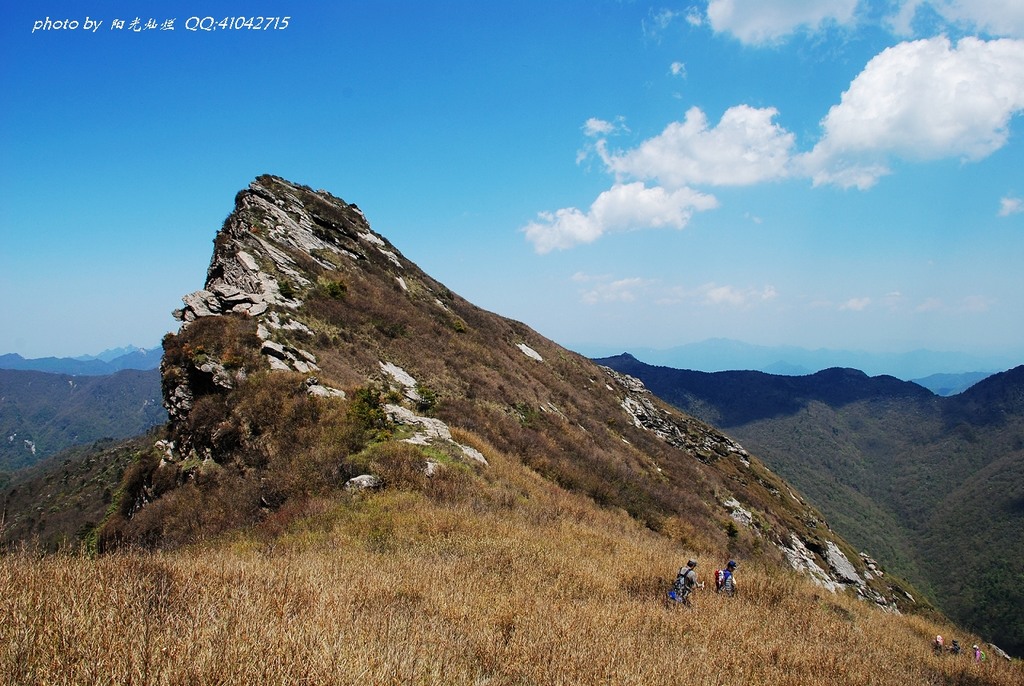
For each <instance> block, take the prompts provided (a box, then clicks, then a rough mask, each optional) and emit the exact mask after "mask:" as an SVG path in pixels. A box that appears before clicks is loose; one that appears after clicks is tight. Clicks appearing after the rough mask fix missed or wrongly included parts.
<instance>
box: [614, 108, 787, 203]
mask: <svg viewBox="0 0 1024 686" xmlns="http://www.w3.org/2000/svg"><path fill="white" fill-rule="evenodd" d="M777 114H778V111H777V110H775V109H774V108H770V107H769V108H761V109H759V108H754V107H750V106H749V105H737V106H736V107H730V108H729V109H728V110H726V112H725V114H723V115H722V118H721V120H720V121H719V122H718V124H717V125H716V126H715V127H713V128H712V127H709V126H708V119H707V115H705V114H704V112H702V111H701V110H700V109H699V108H697V107H692V108H690V109H689V110H688V111H687V112H686V116H685V118H684V119H683V121H676V122H672V123H670V124H669V125H668V126H666V127H665V130H664V131H662V132H661V133H660V134H658V135H657V136H654V137H653V138H649V139H648V140H646V141H644V142H643V143H641V144H640V145H639V146H638V147H636V148H634V149H632V150H628V151H626V152H619V153H610V152H608V151H607V149H606V147H605V146H604V145H599V146H598V151H599V153H601V154H602V155H603V158H604V161H605V164H606V165H607V166H608V169H609V170H610V171H613V172H615V173H616V174H617V175H619V176H620V177H628V178H634V179H644V180H656V181H657V182H659V183H661V184H663V185H665V186H668V187H671V188H680V187H682V186H686V185H689V184H697V185H700V184H711V185H720V186H737V185H748V184H754V183H759V182H762V181H768V180H773V179H779V178H783V177H785V176H786V175H787V173H788V170H787V165H788V162H789V159H790V157H791V155H792V150H793V146H794V142H795V140H794V136H793V134H792V133H790V132H789V131H786V130H785V129H784V128H782V127H781V126H779V125H778V124H776V123H774V121H773V119H774V118H775V116H776V115H777Z"/></svg>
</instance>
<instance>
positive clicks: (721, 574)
mask: <svg viewBox="0 0 1024 686" xmlns="http://www.w3.org/2000/svg"><path fill="white" fill-rule="evenodd" d="M735 572H736V562H735V560H729V564H727V565H725V569H719V570H716V571H715V593H724V594H726V595H728V596H733V595H736V574H735Z"/></svg>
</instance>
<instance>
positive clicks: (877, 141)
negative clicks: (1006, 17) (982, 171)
mask: <svg viewBox="0 0 1024 686" xmlns="http://www.w3.org/2000/svg"><path fill="white" fill-rule="evenodd" d="M1021 110H1024V41H1016V40H1008V39H1001V40H994V41H983V40H980V39H977V38H964V39H962V40H960V42H959V43H958V44H957V45H956V47H955V48H954V47H952V46H951V44H950V42H949V40H948V39H947V38H945V37H938V38H932V39H929V40H920V41H913V42H905V43H900V44H899V45H896V46H894V47H891V48H888V49H886V50H884V51H883V52H882V53H880V54H879V55H877V56H876V57H874V58H873V59H872V60H871V61H870V62H868V64H867V66H865V68H864V70H863V71H862V72H861V73H860V74H859V75H858V76H857V78H856V79H854V81H853V82H852V83H851V84H850V88H849V89H848V90H847V91H846V92H845V93H843V95H842V98H841V101H840V103H839V104H838V105H835V106H833V107H832V108H831V109H830V110H829V112H828V115H827V116H826V117H825V118H824V120H823V121H822V128H823V130H824V135H823V138H822V140H821V141H819V143H818V144H817V145H816V146H815V148H814V150H813V151H811V152H810V153H808V154H807V155H805V156H803V158H802V160H801V162H802V165H803V168H804V169H805V171H806V172H807V173H808V174H809V175H810V176H812V178H813V179H814V181H815V183H816V184H818V183H835V184H838V185H841V186H845V187H850V186H857V187H859V188H867V187H869V186H871V185H872V184H873V183H874V182H875V181H876V180H877V179H878V177H879V176H881V175H883V174H885V173H888V164H887V162H888V158H889V157H890V156H891V155H895V156H898V157H901V158H904V159H909V160H929V159H939V158H943V157H962V158H964V159H966V160H978V159H981V158H983V157H985V156H987V155H989V154H991V153H992V152H994V151H995V150H998V149H999V148H1000V147H1002V146H1003V145H1004V144H1005V143H1006V140H1007V137H1008V135H1009V122H1010V119H1011V117H1012V116H1013V115H1014V114H1017V113H1018V112H1020V111H1021Z"/></svg>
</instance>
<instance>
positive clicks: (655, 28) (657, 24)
mask: <svg viewBox="0 0 1024 686" xmlns="http://www.w3.org/2000/svg"><path fill="white" fill-rule="evenodd" d="M681 16H685V15H684V14H683V13H682V12H676V11H674V10H668V9H663V10H659V11H657V12H655V11H654V10H651V11H650V12H649V13H648V15H647V18H646V19H644V20H643V21H642V22H641V25H642V28H643V32H644V35H645V36H648V37H650V38H653V39H655V40H658V39H660V38H661V33H662V31H664V30H665V29H667V28H668V27H669V25H671V24H672V22H674V21H675V20H676V18H677V17H681ZM687 20H689V17H688V16H687Z"/></svg>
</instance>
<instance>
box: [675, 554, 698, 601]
mask: <svg viewBox="0 0 1024 686" xmlns="http://www.w3.org/2000/svg"><path fill="white" fill-rule="evenodd" d="M696 569H697V561H696V560H690V561H689V562H687V563H686V566H685V567H680V568H679V573H678V574H676V580H675V582H674V583H673V584H672V590H670V591H669V592H668V597H669V598H671V599H672V600H673V601H675V602H677V603H682V604H683V605H687V606H688V605H689V604H690V593H692V592H693V589H695V588H696V587H697V571H696Z"/></svg>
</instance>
